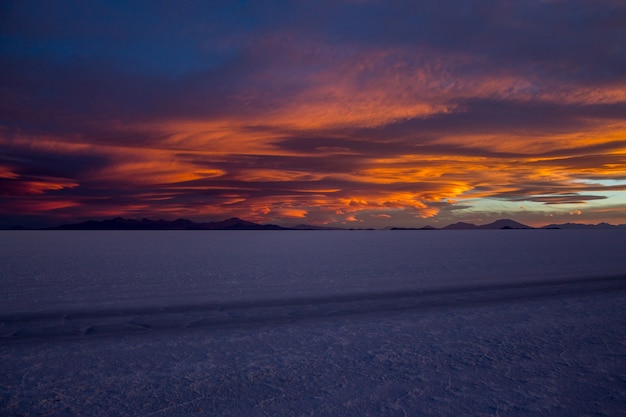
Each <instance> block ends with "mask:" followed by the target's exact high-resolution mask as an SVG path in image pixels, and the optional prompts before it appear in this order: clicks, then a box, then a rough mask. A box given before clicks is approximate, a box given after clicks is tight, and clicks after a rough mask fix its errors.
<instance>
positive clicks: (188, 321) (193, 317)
mask: <svg viewBox="0 0 626 417" xmlns="http://www.w3.org/2000/svg"><path fill="white" fill-rule="evenodd" d="M625 290H626V276H624V275H620V276H611V277H595V278H576V279H568V280H551V281H527V282H516V283H506V284H498V283H492V284H486V285H474V286H463V287H451V288H450V287H449V288H438V289H407V290H402V291H391V292H372V293H358V294H342V295H330V296H319V297H301V298H284V299H273V300H256V301H241V302H227V303H222V304H220V303H213V304H195V305H180V306H171V307H142V308H126V309H108V310H80V311H79V310H76V311H58V312H46V313H38V314H20V315H11V316H9V315H7V316H0V336H1V337H2V338H3V340H5V341H9V340H23V339H44V338H45V339H50V338H63V337H85V336H93V335H101V336H105V335H111V336H113V335H119V334H127V333H138V332H147V331H159V330H161V331H162V330H172V329H190V328H225V327H240V326H259V325H267V324H281V323H290V322H294V321H301V320H314V319H325V318H332V317H341V316H349V315H363V314H372V313H375V314H377V315H379V314H382V313H386V312H398V311H419V310H425V311H426V310H433V309H453V308H459V307H472V306H481V305H488V304H493V303H519V302H524V301H532V300H537V299H542V298H559V297H567V296H581V295H597V294H602V293H615V292H623V291H625Z"/></svg>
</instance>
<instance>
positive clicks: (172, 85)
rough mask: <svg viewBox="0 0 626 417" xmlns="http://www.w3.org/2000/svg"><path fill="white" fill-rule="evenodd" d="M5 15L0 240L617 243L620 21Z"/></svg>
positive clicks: (218, 6) (276, 5)
mask: <svg viewBox="0 0 626 417" xmlns="http://www.w3.org/2000/svg"><path fill="white" fill-rule="evenodd" d="M0 8H1V9H0V50H1V62H0V97H1V99H0V227H10V226H14V225H18V224H22V225H26V226H46V225H56V224H61V223H67V222H75V221H82V220H86V219H98V220H99V219H105V218H111V217H114V216H122V217H129V218H138V219H140V218H143V217H148V218H151V219H161V218H162V219H169V220H173V219H176V218H181V217H182V218H188V219H191V220H194V221H213V220H223V219H226V218H229V217H234V216H237V217H240V218H243V219H246V220H250V221H255V222H259V223H275V224H280V225H284V226H290V225H296V224H300V223H306V224H313V225H330V226H342V227H357V228H360V227H375V228H382V227H386V226H404V227H420V226H424V225H427V224H430V225H433V226H445V225H446V224H449V223H453V222H456V221H466V222H472V223H477V224H482V223H487V222H490V221H493V220H496V219H498V218H512V219H515V220H517V221H520V222H522V223H526V224H529V225H533V226H541V225H545V224H550V223H565V222H577V223H597V222H601V221H607V222H609V223H613V224H618V223H626V2H624V1H601V0H599V1H591V0H589V1H558V0H556V1H548V0H545V1H535V0H525V1H506V0H505V1H503V0H493V1H449V0H438V1H393V0H391V1H389V0H384V1H383V0H380V1H376V0H371V1H368V0H350V1H349V0H344V1H341V0H332V1H331V0H326V1H325V0H321V1H320V0H316V1H313V0H310V1H238V2H237V1H230V0H228V1H226V0H225V1H209V2H200V1H197V2H196V1H194V2H185V1H176V2H174V1H169V2H166V1H128V2H126V1H83V0H77V1H50V2H43V1H28V0H20V1H17V0H16V1H3V2H2V3H0Z"/></svg>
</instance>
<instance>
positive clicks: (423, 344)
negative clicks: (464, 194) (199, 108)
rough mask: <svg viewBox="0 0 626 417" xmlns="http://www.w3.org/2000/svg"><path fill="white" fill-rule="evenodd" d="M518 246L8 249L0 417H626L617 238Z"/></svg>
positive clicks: (293, 242)
mask: <svg viewBox="0 0 626 417" xmlns="http://www.w3.org/2000/svg"><path fill="white" fill-rule="evenodd" d="M531 232H532V233H533V234H528V233H525V232H524V231H515V232H514V233H515V234H502V233H503V232H499V231H498V232H497V233H489V234H481V235H480V236H478V235H475V234H467V233H465V234H464V233H458V234H457V233H452V234H440V233H438V234H436V235H430V234H429V235H428V239H424V238H423V237H424V236H425V235H424V234H419V232H418V233H408V234H397V233H391V232H389V233H386V234H383V232H380V233H366V234H359V233H356V232H355V233H351V234H350V233H340V234H332V233H331V234H324V233H322V234H319V233H317V234H315V233H314V234H298V235H296V234H293V235H292V234H280V233H279V234H239V235H238V234H228V235H220V234H195V235H193V236H192V237H190V235H188V234H169V235H168V234H165V235H164V234H157V235H153V234H149V235H146V234H108V235H107V234H105V235H97V236H98V239H94V238H93V236H89V235H88V234H70V235H67V234H52V235H38V234H34V235H24V234H19V235H15V234H9V235H2V236H0V245H1V246H2V249H3V251H2V252H0V258H2V259H1V260H2V263H1V264H0V272H2V282H3V285H4V284H6V285H5V286H4V287H2V288H1V289H0V295H1V296H2V301H3V302H2V305H1V306H0V313H1V315H0V317H1V320H0V322H1V323H2V324H1V326H0V335H1V336H2V337H1V338H0V367H1V369H0V371H1V372H0V411H1V412H0V414H1V415H9V416H13V415H15V416H19V415H22V416H38V415H53V416H54V415H58V416H81V415H82V416H115V415H120V416H121V415H124V416H180V415H183V416H184V415H219V416H222V415H225V416H229V415H232V416H245V415H250V416H263V415H269V416H298V415H317V416H336V415H345V416H351V415H353V416H364V415H372V416H377V415H383V416H395V415H398V416H403V415H433V416H437V415H442V416H458V415H477V416H478V415H486V416H520V415H522V416H524V415H526V416H530V415H533V416H535V415H606V416H619V415H626V413H625V411H624V410H626V324H625V321H624V317H625V314H624V313H625V311H624V310H625V306H626V277H625V276H624V274H623V273H624V271H625V269H626V268H625V266H626V261H624V257H623V254H624V253H625V251H624V249H626V245H624V236H623V235H622V234H594V235H591V234H571V233H569V234H546V233H543V232H541V231H531ZM536 232H540V233H541V234H534V233H536ZM504 233H510V232H504ZM559 233H561V231H559ZM7 236H8V238H7ZM16 236H17V237H16ZM216 236H220V237H225V240H224V239H222V240H221V241H219V240H218V239H215V237H216ZM155 237H158V238H159V239H155ZM2 238H4V239H5V240H2ZM122 238H123V239H122ZM165 238H168V239H169V240H167V239H165ZM303 238H304V239H303ZM229 239H230V240H229ZM348 243H350V244H348ZM64 248H65V250H64ZM67 248H72V249H73V250H71V251H67ZM172 248H176V249H177V250H172ZM513 249H517V251H516V250H513ZM277 251H278V252H277ZM275 253H279V254H280V257H281V259H282V262H276V257H274V259H272V258H271V256H270V255H272V254H275ZM425 254H426V255H427V256H425ZM27 255H30V263H29V262H28V259H29V258H28V257H27ZM272 256H273V255H272ZM85 259H87V260H85ZM234 260H237V262H234ZM158 261H162V262H163V263H158ZM164 265H167V266H168V267H167V268H164ZM168 274H169V275H168ZM42 288H43V289H42Z"/></svg>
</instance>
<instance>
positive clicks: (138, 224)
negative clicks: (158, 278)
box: [13, 217, 626, 230]
mask: <svg viewBox="0 0 626 417" xmlns="http://www.w3.org/2000/svg"><path fill="white" fill-rule="evenodd" d="M387 229H389V230H498V229H535V228H533V227H531V226H527V225H525V224H522V223H519V222H516V221H515V220H511V219H500V220H496V221H495V222H492V223H489V224H484V225H475V224H472V223H465V222H458V223H453V224H450V225H448V226H445V227H442V228H436V227H433V226H425V227H420V228H412V227H389V228H387ZM539 229H625V230H626V224H621V225H612V224H608V223H598V224H595V225H594V224H580V223H563V224H550V225H547V226H543V227H540V228H539ZM13 230H27V228H24V227H15V228H13ZM45 230H347V229H343V228H338V227H325V226H313V225H307V224H300V225H297V226H293V227H283V226H278V225H275V224H258V223H253V222H250V221H246V220H242V219H239V218H237V217H233V218H230V219H227V220H223V221H216V222H207V223H196V222H194V221H191V220H187V219H177V220H150V219H145V218H144V219H141V220H136V219H125V218H122V217H115V218H113V219H109V220H101V221H96V220H88V221H85V222H82V223H70V224H63V225H61V226H56V227H51V228H47V229H45Z"/></svg>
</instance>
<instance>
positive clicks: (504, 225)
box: [443, 219, 532, 230]
mask: <svg viewBox="0 0 626 417" xmlns="http://www.w3.org/2000/svg"><path fill="white" fill-rule="evenodd" d="M477 229H479V230H495V229H532V227H530V226H526V225H525V224H522V223H519V222H516V221H515V220H511V219H500V220H496V221H495V222H493V223H489V224H483V225H482V226H476V225H475V224H472V223H464V222H458V223H454V224H450V225H448V226H446V227H444V228H443V230H477Z"/></svg>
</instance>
